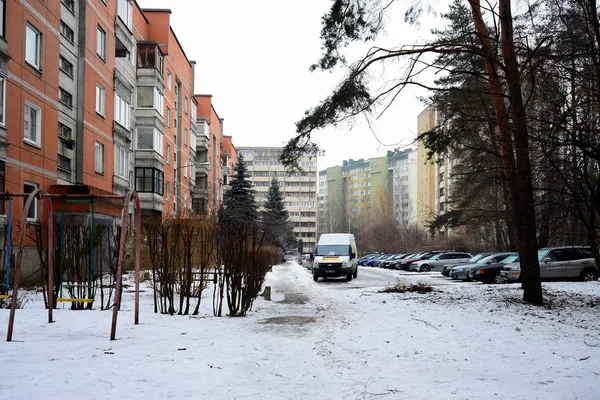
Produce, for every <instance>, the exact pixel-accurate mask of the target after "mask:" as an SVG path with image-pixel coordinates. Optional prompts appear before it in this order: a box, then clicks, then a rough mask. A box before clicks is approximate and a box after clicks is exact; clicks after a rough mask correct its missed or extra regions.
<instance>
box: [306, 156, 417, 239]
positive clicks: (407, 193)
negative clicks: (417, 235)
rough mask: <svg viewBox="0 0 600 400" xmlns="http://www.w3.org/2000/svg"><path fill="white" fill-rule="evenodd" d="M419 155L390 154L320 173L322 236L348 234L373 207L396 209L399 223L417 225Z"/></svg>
mask: <svg viewBox="0 0 600 400" xmlns="http://www.w3.org/2000/svg"><path fill="white" fill-rule="evenodd" d="M416 169H417V151H416V150H415V149H406V150H394V151H388V152H387V155H385V156H382V157H376V158H371V159H359V160H353V159H350V160H344V161H343V163H342V165H341V166H336V167H330V168H327V169H326V170H323V171H320V172H319V199H318V200H319V201H318V204H319V208H318V209H319V225H320V232H321V233H325V232H347V231H348V230H351V229H352V227H353V226H355V225H356V224H359V223H362V219H364V218H368V217H369V212H370V211H371V210H373V208H374V207H378V208H379V209H381V207H387V206H388V205H389V206H391V207H393V210H394V216H395V218H396V220H397V222H398V223H400V224H403V225H405V226H408V225H409V224H413V223H415V222H416V210H417V171H416Z"/></svg>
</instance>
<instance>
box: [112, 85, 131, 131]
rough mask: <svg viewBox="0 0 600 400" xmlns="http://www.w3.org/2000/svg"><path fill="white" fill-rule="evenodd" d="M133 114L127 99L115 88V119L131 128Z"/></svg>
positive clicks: (123, 125) (125, 126)
mask: <svg viewBox="0 0 600 400" xmlns="http://www.w3.org/2000/svg"><path fill="white" fill-rule="evenodd" d="M130 116H131V112H130V107H129V103H127V101H125V100H124V99H123V98H122V97H121V96H120V95H119V93H118V92H117V91H116V90H115V121H116V122H117V123H118V124H119V125H121V126H122V127H124V128H126V129H128V130H129V118H130Z"/></svg>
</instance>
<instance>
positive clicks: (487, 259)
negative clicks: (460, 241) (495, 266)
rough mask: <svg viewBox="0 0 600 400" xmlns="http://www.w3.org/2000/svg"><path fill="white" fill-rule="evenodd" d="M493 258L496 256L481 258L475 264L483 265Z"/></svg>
mask: <svg viewBox="0 0 600 400" xmlns="http://www.w3.org/2000/svg"><path fill="white" fill-rule="evenodd" d="M495 257H498V254H492V255H489V256H486V257H483V258H481V259H479V260H478V261H477V264H485V263H486V262H488V261H492V260H493V259H494V258H495Z"/></svg>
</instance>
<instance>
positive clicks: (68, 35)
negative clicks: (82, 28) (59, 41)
mask: <svg viewBox="0 0 600 400" xmlns="http://www.w3.org/2000/svg"><path fill="white" fill-rule="evenodd" d="M60 34H61V36H62V37H64V38H65V39H67V40H68V41H69V42H71V43H75V32H73V29H71V28H70V27H69V26H68V25H67V24H65V22H64V21H60Z"/></svg>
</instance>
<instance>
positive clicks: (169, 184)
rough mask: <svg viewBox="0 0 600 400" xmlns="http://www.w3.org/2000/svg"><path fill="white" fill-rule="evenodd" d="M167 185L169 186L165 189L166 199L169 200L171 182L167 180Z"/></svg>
mask: <svg viewBox="0 0 600 400" xmlns="http://www.w3.org/2000/svg"><path fill="white" fill-rule="evenodd" d="M166 186H167V188H166V189H165V197H166V200H167V201H169V197H170V194H171V183H170V182H167V185H166Z"/></svg>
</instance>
